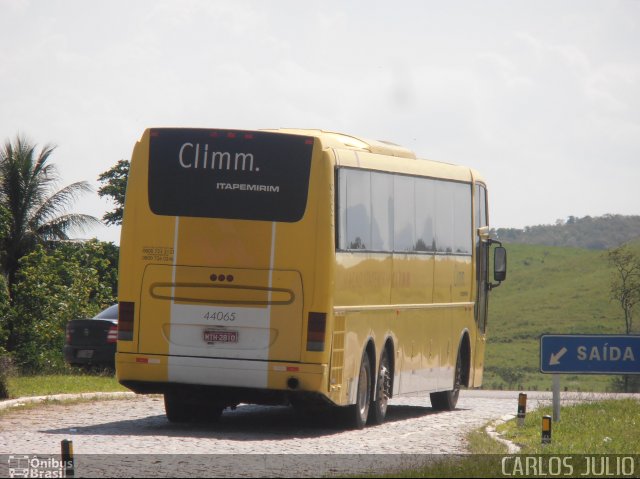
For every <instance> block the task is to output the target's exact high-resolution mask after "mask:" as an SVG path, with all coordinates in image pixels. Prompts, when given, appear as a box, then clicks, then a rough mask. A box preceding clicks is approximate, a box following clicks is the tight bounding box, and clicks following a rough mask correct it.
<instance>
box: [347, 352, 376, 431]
mask: <svg viewBox="0 0 640 479" xmlns="http://www.w3.org/2000/svg"><path fill="white" fill-rule="evenodd" d="M371 384H372V380H371V362H370V361H369V355H368V354H367V352H366V351H365V352H364V353H363V355H362V361H360V372H359V373H358V390H357V394H356V403H355V405H353V406H349V408H348V410H349V415H348V416H349V422H351V426H352V427H353V428H354V429H362V428H364V426H365V424H366V423H367V417H368V416H369V406H370V405H371Z"/></svg>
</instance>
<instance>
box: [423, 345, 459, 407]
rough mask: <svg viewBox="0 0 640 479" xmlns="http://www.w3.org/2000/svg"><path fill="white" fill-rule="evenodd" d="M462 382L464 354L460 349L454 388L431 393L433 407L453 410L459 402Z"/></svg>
mask: <svg viewBox="0 0 640 479" xmlns="http://www.w3.org/2000/svg"><path fill="white" fill-rule="evenodd" d="M461 384H462V355H461V351H460V350H458V358H457V359H456V372H455V376H454V379H453V389H452V390H450V391H441V392H438V393H431V395H430V397H431V407H433V409H435V410H436V411H453V410H454V409H455V408H456V405H457V404H458V396H459V395H460V387H461Z"/></svg>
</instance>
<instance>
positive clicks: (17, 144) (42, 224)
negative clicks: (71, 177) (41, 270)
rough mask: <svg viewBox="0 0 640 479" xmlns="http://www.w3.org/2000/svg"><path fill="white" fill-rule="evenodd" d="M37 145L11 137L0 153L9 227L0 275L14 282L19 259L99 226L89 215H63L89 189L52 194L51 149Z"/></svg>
mask: <svg viewBox="0 0 640 479" xmlns="http://www.w3.org/2000/svg"><path fill="white" fill-rule="evenodd" d="M36 148H37V145H34V144H31V143H30V142H29V141H28V140H27V139H25V138H24V137H21V136H16V138H15V140H14V141H13V142H11V141H6V142H5V145H4V147H3V148H2V149H1V150H0V206H2V207H3V208H4V209H5V210H6V211H7V214H8V217H9V221H8V223H9V225H8V228H7V230H8V231H7V233H6V235H5V237H4V238H3V241H2V243H3V244H2V251H3V252H4V256H3V257H2V264H1V266H2V270H3V273H4V274H5V276H6V277H7V280H8V282H9V287H10V288H11V286H12V285H13V284H14V283H15V276H16V272H17V270H18V263H19V261H20V258H22V257H23V256H24V255H26V254H28V253H29V252H30V251H33V249H34V248H35V246H36V245H37V244H43V243H45V242H46V241H52V240H60V239H69V236H68V234H69V233H70V232H72V231H76V230H84V229H85V228H87V227H90V226H94V225H96V224H99V220H98V219H97V218H95V217H93V216H90V215H84V214H77V213H69V212H68V211H69V208H70V206H71V204H72V203H73V202H74V201H75V200H76V199H77V198H78V197H79V195H81V194H83V193H88V192H91V191H92V189H91V187H90V186H89V184H88V183H87V182H85V181H79V182H76V183H72V184H70V185H68V186H65V187H64V188H62V189H61V190H58V191H55V186H56V183H57V181H58V175H57V172H56V168H55V165H53V164H51V163H50V162H49V158H50V156H51V154H52V153H53V151H54V149H55V147H54V146H52V145H45V146H44V147H43V148H42V149H41V150H40V151H39V152H37V151H36Z"/></svg>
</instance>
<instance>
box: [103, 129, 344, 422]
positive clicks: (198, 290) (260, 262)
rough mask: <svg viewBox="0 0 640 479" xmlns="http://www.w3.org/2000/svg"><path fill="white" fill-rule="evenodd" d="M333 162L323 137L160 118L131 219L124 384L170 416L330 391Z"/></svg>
mask: <svg viewBox="0 0 640 479" xmlns="http://www.w3.org/2000/svg"><path fill="white" fill-rule="evenodd" d="M332 184H333V166H332V165H331V164H330V161H327V160H326V158H324V157H323V153H322V148H321V145H320V141H319V140H318V139H316V138H314V137H311V136H306V135H302V134H301V135H296V134H283V133H275V132H255V131H252V132H250V131H235V130H234V131H231V130H209V129H169V128H157V129H150V130H147V131H145V133H144V134H143V136H142V138H141V140H140V141H139V142H138V143H137V145H136V146H135V149H134V152H133V156H132V160H131V166H130V171H129V178H128V184H127V194H126V202H125V210H124V219H123V224H122V234H121V243H120V272H119V275H120V276H119V308H120V309H119V331H118V353H117V358H116V363H117V376H118V380H119V381H120V383H122V384H123V385H125V386H127V387H128V388H130V389H132V390H133V391H135V392H138V393H162V394H164V395H165V406H166V410H167V416H168V417H169V419H170V420H172V421H174V420H175V421H183V420H202V419H207V418H216V417H217V416H219V414H220V413H221V411H222V410H223V409H224V408H225V407H228V406H235V405H236V404H238V403H240V402H254V403H262V404H270V403H273V404H280V403H286V402H287V401H288V399H289V398H290V397H291V395H295V394H307V393H309V394H314V395H315V394H317V393H322V392H323V391H326V390H327V384H328V379H327V374H328V372H327V369H328V366H327V363H328V357H329V356H328V355H329V352H328V341H327V338H326V333H327V331H328V325H327V320H328V317H329V315H328V314H327V313H328V311H329V308H330V290H329V288H330V281H329V278H331V273H332V271H331V268H332V267H333V266H332V265H333V261H330V260H329V258H331V255H333V254H334V238H333V226H332V225H333V213H332V204H333V189H332Z"/></svg>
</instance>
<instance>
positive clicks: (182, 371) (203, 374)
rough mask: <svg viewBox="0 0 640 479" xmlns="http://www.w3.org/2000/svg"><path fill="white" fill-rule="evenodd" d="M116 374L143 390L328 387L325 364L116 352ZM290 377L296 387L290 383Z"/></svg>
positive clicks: (323, 391) (306, 389)
mask: <svg viewBox="0 0 640 479" xmlns="http://www.w3.org/2000/svg"><path fill="white" fill-rule="evenodd" d="M116 374H117V378H118V381H119V382H120V383H121V384H123V385H124V386H126V387H128V388H130V389H132V390H133V391H135V392H140V393H164V392H166V391H168V390H173V389H174V388H175V387H176V385H180V384H183V385H193V386H204V387H224V388H241V389H248V390H270V391H284V392H312V393H320V394H323V395H326V394H327V389H328V366H327V365H326V364H303V363H284V362H276V361H256V360H242V359H219V358H202V357H185V356H160V355H149V354H138V353H117V354H116ZM291 378H295V379H297V387H295V388H291V387H290V386H291V384H292V383H295V381H291ZM250 402H256V401H250Z"/></svg>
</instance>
